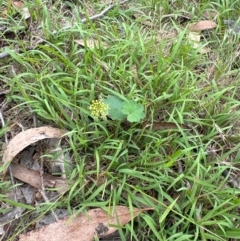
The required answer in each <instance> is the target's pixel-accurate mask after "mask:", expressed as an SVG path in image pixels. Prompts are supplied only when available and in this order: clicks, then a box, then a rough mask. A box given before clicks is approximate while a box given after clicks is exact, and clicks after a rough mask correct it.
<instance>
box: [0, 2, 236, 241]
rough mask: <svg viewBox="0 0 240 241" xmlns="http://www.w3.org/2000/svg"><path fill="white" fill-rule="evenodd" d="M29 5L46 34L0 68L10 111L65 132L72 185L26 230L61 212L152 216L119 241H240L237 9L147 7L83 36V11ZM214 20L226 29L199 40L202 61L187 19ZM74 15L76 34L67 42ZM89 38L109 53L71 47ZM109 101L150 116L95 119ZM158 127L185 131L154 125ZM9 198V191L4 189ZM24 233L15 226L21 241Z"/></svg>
mask: <svg viewBox="0 0 240 241" xmlns="http://www.w3.org/2000/svg"><path fill="white" fill-rule="evenodd" d="M95 2H96V3H95ZM1 3H2V5H4V4H6V1H2V2H1ZM25 4H27V6H28V7H29V10H30V13H31V16H33V17H34V19H33V22H32V23H31V27H32V28H33V29H37V28H41V29H42V32H43V37H44V38H45V39H46V41H45V42H44V43H43V44H39V45H38V46H37V47H35V48H34V49H32V50H30V51H27V50H25V49H24V46H27V43H28V42H30V40H32V41H33V38H34V36H32V34H34V33H32V32H31V30H30V29H29V30H27V32H26V34H29V35H31V37H30V38H29V39H26V40H20V39H18V38H15V40H8V39H5V41H9V42H8V44H10V46H11V47H12V46H16V45H18V46H19V47H20V48H21V47H23V52H22V53H15V52H14V51H11V50H10V49H6V51H8V52H9V54H10V57H9V58H7V59H4V60H3V61H2V63H0V78H1V79H3V83H4V84H3V85H5V86H9V87H11V93H10V95H9V102H14V103H15V104H16V105H18V107H21V108H23V109H24V110H26V112H29V108H30V109H31V111H32V112H33V113H35V114H36V115H37V118H38V121H39V123H38V125H43V124H48V125H52V126H55V127H58V128H62V129H65V130H67V131H68V138H69V148H68V150H67V151H68V152H69V153H70V154H71V159H72V160H73V169H72V172H71V173H69V176H68V178H69V179H71V180H73V181H74V184H73V185H72V187H71V189H70V191H69V192H68V193H67V194H65V195H63V196H60V197H59V199H58V200H57V201H53V202H50V203H44V204H41V205H40V206H39V207H36V208H35V209H34V210H29V211H28V212H27V213H26V214H24V216H23V219H22V222H24V223H25V226H26V225H30V224H27V220H28V218H27V217H28V215H30V214H31V213H35V214H37V217H40V216H42V215H44V213H46V212H47V211H48V210H50V209H55V208H57V207H65V208H68V210H69V212H70V213H75V212H77V213H80V212H83V211H86V210H88V209H90V208H93V207H103V208H105V207H108V206H116V205H125V206H128V207H130V208H132V207H138V208H141V207H146V206H147V207H153V208H154V211H151V212H146V213H143V214H141V215H140V216H139V217H137V218H136V219H135V220H134V221H133V222H131V223H129V224H127V225H126V226H125V227H123V228H122V229H120V235H121V238H122V240H139V241H140V240H153V241H155V240H165V241H181V240H191V241H193V240H194V241H197V240H217V241H219V240H234V239H238V238H239V237H240V229H239V221H240V220H239V219H240V218H239V206H240V199H239V194H240V190H239V188H238V187H237V186H232V185H231V183H229V178H230V174H231V173H234V174H235V175H239V147H240V144H239V140H240V132H239V128H240V122H239V106H240V102H239V93H238V91H239V81H240V79H239V36H235V35H233V34H231V33H230V32H229V31H228V29H227V27H225V26H224V25H223V24H222V22H223V20H224V19H233V20H236V19H237V18H238V17H239V15H240V3H239V1H228V0H224V1H208V0H206V1H200V2H199V3H197V2H196V3H193V2H191V1H182V0H181V1H161V0H151V1H140V0H139V1H133V2H131V3H130V4H129V6H128V7H116V8H114V9H113V10H112V11H110V12H108V13H107V14H106V15H105V16H104V17H103V18H101V19H97V20H96V21H94V22H91V21H87V22H86V23H84V24H82V23H80V21H79V18H80V17H79V15H77V14H79V12H84V10H86V9H84V8H82V6H81V4H79V3H78V4H76V5H74V4H73V3H70V2H66V3H65V2H62V1H55V2H54V3H49V2H48V1H40V2H39V1H37V0H32V1H30V2H27V1H26V2H25ZM92 5H93V7H96V9H95V10H96V11H100V10H102V9H104V7H105V6H104V5H103V4H100V1H94V4H93V3H92ZM94 5H96V6H94ZM59 9H60V11H59ZM76 9H77V10H76ZM80 10H81V11H80ZM206 11H213V12H217V13H218V15H217V18H216V21H217V24H218V28H217V29H214V30H211V31H206V32H205V33H204V34H203V43H205V44H208V45H209V46H210V47H211V52H209V53H206V54H199V52H198V50H197V49H195V48H193V45H192V44H191V43H189V41H188V37H187V36H188V35H187V31H188V30H187V26H186V23H185V20H184V17H183V16H190V18H191V20H190V21H192V22H194V21H199V20H202V19H204V13H205V12H206ZM133 13H138V14H139V13H140V14H141V17H142V18H143V19H145V20H149V21H151V23H152V25H151V26H145V25H144V24H143V23H142V21H137V20H136V19H134V17H133ZM72 15H73V16H75V19H76V22H74V25H73V27H72V28H69V29H67V30H64V25H66V24H68V23H70V22H71V16H72ZM83 15H84V14H83ZM85 16H86V14H85ZM83 17H84V16H83ZM181 19H183V20H184V22H182V20H181ZM60 20H61V21H60ZM4 21H5V20H4V19H3V18H1V19H0V22H4ZM14 21H20V20H14ZM9 28H11V25H9ZM54 31H55V32H54ZM158 36H160V39H159V38H158ZM2 38H3V37H2ZM90 38H94V39H96V40H97V41H98V43H99V44H100V46H102V47H100V48H90V47H82V46H79V45H78V44H77V43H76V42H75V40H76V39H83V40H84V41H85V42H87V40H88V39H90ZM14 41H15V42H14ZM24 41H25V42H24ZM12 42H14V44H11V43H12ZM104 44H107V45H108V47H107V48H104V47H103V46H104ZM108 96H113V98H117V99H118V100H119V99H120V100H129V101H134V102H135V103H138V104H139V105H141V106H143V112H144V115H145V117H144V119H143V120H141V118H140V119H139V121H137V122H129V121H128V120H127V119H122V120H118V119H114V118H111V116H106V118H94V117H95V116H93V115H92V113H91V110H90V109H89V107H90V105H91V103H92V101H96V100H103V99H107V98H108ZM142 117H143V116H142ZM156 121H157V122H171V123H174V124H175V125H176V126H177V128H172V129H171V128H170V129H169V128H160V129H158V130H152V129H151V128H149V127H148V126H147V125H146V123H148V124H149V125H151V124H152V123H153V122H156ZM183 124H184V125H187V126H188V127H189V129H184V128H183V127H182V125H183ZM5 131H6V129H4V130H3V131H2V132H1V135H3V133H4V132H5ZM224 173H227V175H224ZM1 186H4V188H5V189H6V183H2V184H1ZM15 205H17V204H15ZM22 231H23V227H22V226H21V225H19V227H18V228H17V229H16V235H17V233H18V232H22ZM13 238H14V237H13ZM12 240H13V239H12Z"/></svg>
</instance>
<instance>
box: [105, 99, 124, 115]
mask: <svg viewBox="0 0 240 241" xmlns="http://www.w3.org/2000/svg"><path fill="white" fill-rule="evenodd" d="M103 102H104V103H105V104H107V105H108V108H109V109H108V114H109V115H110V116H111V118H112V119H113V120H124V119H125V118H126V115H124V114H123V113H122V106H123V102H124V101H123V100H121V99H119V98H117V97H115V96H112V95H109V96H108V97H107V99H104V100H103Z"/></svg>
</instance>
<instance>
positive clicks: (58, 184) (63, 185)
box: [11, 162, 71, 194]
mask: <svg viewBox="0 0 240 241" xmlns="http://www.w3.org/2000/svg"><path fill="white" fill-rule="evenodd" d="M11 167H12V174H13V176H14V177H16V178H17V179H19V180H21V181H22V182H25V183H28V184H29V185H31V186H32V187H35V188H37V189H41V188H42V181H41V176H40V174H39V171H35V170H32V169H29V168H28V167H25V166H22V165H20V164H17V163H15V162H12V163H11ZM43 184H44V187H50V188H55V189H56V191H57V192H58V193H60V194H63V193H65V192H66V191H68V190H69V188H70V185H71V183H70V182H69V181H68V179H66V178H62V177H56V176H51V175H48V174H45V173H44V174H43Z"/></svg>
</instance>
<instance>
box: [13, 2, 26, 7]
mask: <svg viewBox="0 0 240 241" xmlns="http://www.w3.org/2000/svg"><path fill="white" fill-rule="evenodd" d="M12 5H13V6H14V7H16V8H23V7H24V3H23V2H21V1H13V2H12Z"/></svg>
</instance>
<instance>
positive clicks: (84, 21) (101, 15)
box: [81, 0, 130, 23]
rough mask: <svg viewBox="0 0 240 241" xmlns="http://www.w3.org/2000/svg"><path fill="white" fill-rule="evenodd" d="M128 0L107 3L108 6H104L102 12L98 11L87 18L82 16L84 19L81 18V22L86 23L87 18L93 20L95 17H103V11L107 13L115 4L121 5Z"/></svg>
mask: <svg viewBox="0 0 240 241" xmlns="http://www.w3.org/2000/svg"><path fill="white" fill-rule="evenodd" d="M129 1H130V0H124V1H121V2H120V3H115V4H112V5H109V6H108V7H107V8H105V9H104V10H103V11H102V12H100V13H98V14H96V15H93V16H91V17H89V18H84V19H82V20H81V22H82V23H86V22H87V20H88V19H89V20H95V19H97V18H101V17H103V16H104V15H105V13H107V12H108V11H109V10H111V9H113V8H114V7H116V6H118V5H122V4H124V3H126V2H129Z"/></svg>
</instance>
